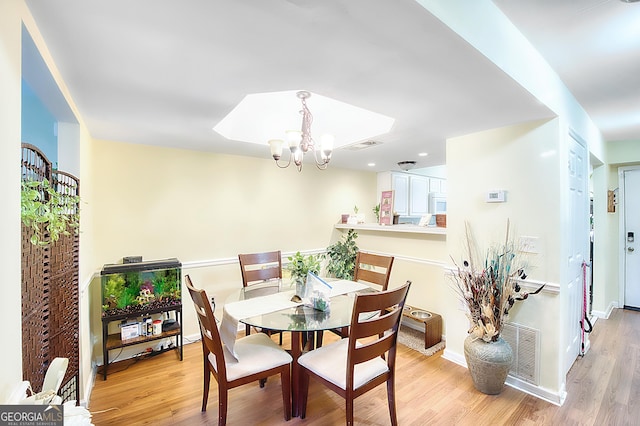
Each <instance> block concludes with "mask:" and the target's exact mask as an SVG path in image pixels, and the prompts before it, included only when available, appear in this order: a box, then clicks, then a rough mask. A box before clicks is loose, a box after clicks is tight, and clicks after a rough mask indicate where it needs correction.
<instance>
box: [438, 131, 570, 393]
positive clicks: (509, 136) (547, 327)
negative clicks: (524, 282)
mask: <svg viewBox="0 0 640 426" xmlns="http://www.w3.org/2000/svg"><path fill="white" fill-rule="evenodd" d="M559 141H560V124H559V120H557V119H554V120H549V121H541V122H535V123H527V124H523V125H519V126H511V127H506V128H500V129H494V130H488V131H484V132H479V133H475V134H471V135H466V136H462V137H458V138H452V139H449V140H448V141H447V174H448V182H447V189H448V194H447V196H448V200H447V204H448V206H447V207H448V214H447V229H448V231H447V232H448V235H447V252H448V253H450V254H451V255H452V256H453V259H455V260H456V261H457V262H461V261H462V260H463V251H462V247H463V246H462V243H463V241H464V238H463V237H464V223H465V221H466V222H468V223H469V225H470V227H471V230H472V232H473V234H474V237H475V240H476V241H477V243H478V246H479V247H481V248H483V251H484V250H485V249H486V248H487V247H489V246H490V245H491V244H492V243H495V242H501V241H504V238H505V231H506V222H507V219H509V220H510V223H511V236H512V237H514V238H516V241H517V238H519V236H532V237H538V239H539V240H538V241H539V247H540V253H539V254H534V255H529V256H527V261H528V262H529V264H530V265H531V267H530V268H529V269H528V271H527V272H528V275H529V280H534V281H542V282H546V283H548V284H547V287H548V290H547V291H544V292H543V293H541V294H538V295H536V296H535V297H532V298H531V299H530V300H527V301H526V302H525V303H521V304H519V306H515V307H514V308H513V309H512V310H511V312H510V318H509V320H510V321H511V322H514V323H517V324H520V325H524V326H527V327H531V328H534V329H537V330H540V335H541V336H542V339H541V362H540V387H541V388H542V389H547V390H549V391H550V392H551V393H552V394H559V393H560V392H561V390H562V389H561V386H562V385H561V382H562V379H561V378H559V377H558V374H559V371H560V368H561V366H560V364H559V362H560V359H561V357H560V327H558V324H560V323H561V320H562V319H561V315H560V304H561V301H560V297H559V294H558V289H559V283H560V282H561V281H560V279H561V265H560V264H559V262H560V259H561V256H560V254H561V253H560V247H561V244H562V241H561V238H562V233H561V232H560V229H561V226H562V223H561V220H562V215H561V197H562V194H561V192H560V191H561V185H559V184H558V182H560V181H561V176H560V170H561V168H560V164H561V158H562V156H561V154H560V148H559V147H560V142H559ZM493 189H503V190H506V191H507V195H506V202H505V203H487V202H486V201H485V196H486V193H487V191H488V190H493ZM534 288H535V287H534ZM446 306H447V309H445V310H444V315H445V317H446V318H447V322H446V323H447V327H446V335H447V349H446V354H448V355H447V356H448V357H450V358H451V359H455V358H458V359H460V358H462V359H464V358H463V355H462V354H463V353H464V350H463V342H464V339H465V337H466V336H467V330H468V320H467V319H466V316H465V314H464V312H463V311H462V310H461V309H459V306H460V305H459V303H458V301H457V296H456V295H455V294H453V293H451V294H449V295H448V303H447V304H446ZM541 312H544V315H540V313H541Z"/></svg>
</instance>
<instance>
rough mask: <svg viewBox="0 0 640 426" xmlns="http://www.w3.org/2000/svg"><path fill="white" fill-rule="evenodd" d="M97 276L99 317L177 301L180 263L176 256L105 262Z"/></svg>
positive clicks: (171, 304)
mask: <svg viewBox="0 0 640 426" xmlns="http://www.w3.org/2000/svg"><path fill="white" fill-rule="evenodd" d="M100 275H101V286H102V316H103V317H107V316H115V315H127V314H135V313H136V312H144V311H147V310H149V309H155V308H164V307H170V306H175V305H179V304H180V303H181V294H180V293H181V289H182V264H181V263H180V261H178V259H164V260H154V261H135V262H131V263H119V264H108V265H104V266H103V267H102V271H101V272H100Z"/></svg>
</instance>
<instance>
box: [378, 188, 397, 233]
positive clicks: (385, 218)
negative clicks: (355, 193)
mask: <svg viewBox="0 0 640 426" xmlns="http://www.w3.org/2000/svg"><path fill="white" fill-rule="evenodd" d="M378 223H380V225H392V224H393V190H390V191H382V195H381V197H380V219H379V222H378Z"/></svg>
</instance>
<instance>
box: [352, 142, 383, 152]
mask: <svg viewBox="0 0 640 426" xmlns="http://www.w3.org/2000/svg"><path fill="white" fill-rule="evenodd" d="M376 145H382V142H378V141H364V142H358V143H354V144H353V145H349V146H345V147H344V148H343V149H346V150H349V151H360V150H361V149H365V148H369V147H372V146H376Z"/></svg>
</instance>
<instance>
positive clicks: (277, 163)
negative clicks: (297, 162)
mask: <svg viewBox="0 0 640 426" xmlns="http://www.w3.org/2000/svg"><path fill="white" fill-rule="evenodd" d="M275 161H276V166H278V167H280V168H281V169H286V168H287V167H289V165H290V164H291V154H289V161H288V162H287V164H285V165H284V166H281V165H280V160H275Z"/></svg>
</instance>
